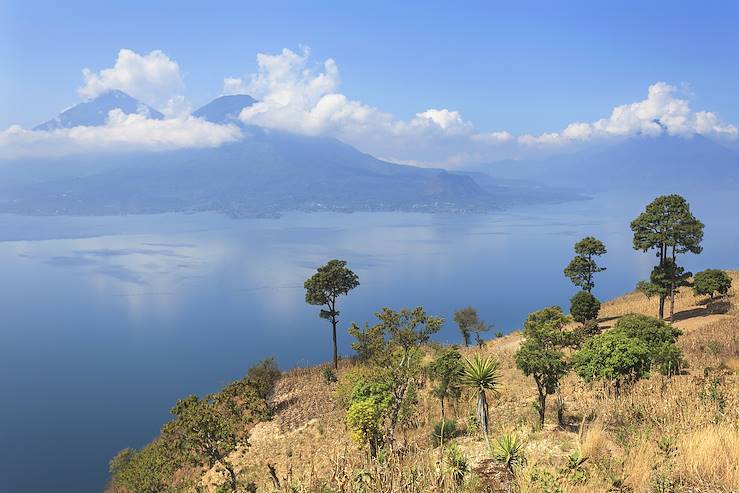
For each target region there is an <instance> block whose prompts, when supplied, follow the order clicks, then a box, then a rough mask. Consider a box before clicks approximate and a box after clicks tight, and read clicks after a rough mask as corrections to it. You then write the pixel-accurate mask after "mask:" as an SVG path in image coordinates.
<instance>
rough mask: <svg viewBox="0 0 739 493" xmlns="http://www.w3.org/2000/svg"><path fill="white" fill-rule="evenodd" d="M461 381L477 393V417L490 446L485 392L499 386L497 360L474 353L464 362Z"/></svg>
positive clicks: (494, 390) (493, 391)
mask: <svg viewBox="0 0 739 493" xmlns="http://www.w3.org/2000/svg"><path fill="white" fill-rule="evenodd" d="M462 381H463V382H464V384H465V385H466V386H467V387H471V388H473V389H475V392H476V393H477V419H478V422H479V425H480V427H481V428H482V431H483V433H484V435H485V441H486V442H487V444H488V447H490V438H488V399H487V392H488V391H490V392H491V393H493V394H497V393H498V387H499V386H500V369H499V367H498V360H496V359H494V358H483V357H482V356H480V355H479V354H476V355H475V356H473V357H472V358H471V359H466V360H465V362H464V375H463V379H462Z"/></svg>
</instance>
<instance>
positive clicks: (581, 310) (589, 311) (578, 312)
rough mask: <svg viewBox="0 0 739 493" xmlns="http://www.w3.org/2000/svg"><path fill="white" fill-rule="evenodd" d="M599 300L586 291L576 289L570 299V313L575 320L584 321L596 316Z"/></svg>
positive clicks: (598, 309)
mask: <svg viewBox="0 0 739 493" xmlns="http://www.w3.org/2000/svg"><path fill="white" fill-rule="evenodd" d="M599 311H600V301H598V298H596V297H595V296H593V294H592V293H590V292H588V291H584V290H583V291H578V292H577V294H575V296H573V297H572V298H571V299H570V315H572V318H573V319H575V321H576V322H580V323H585V322H587V321H589V320H595V319H597V318H598V312H599Z"/></svg>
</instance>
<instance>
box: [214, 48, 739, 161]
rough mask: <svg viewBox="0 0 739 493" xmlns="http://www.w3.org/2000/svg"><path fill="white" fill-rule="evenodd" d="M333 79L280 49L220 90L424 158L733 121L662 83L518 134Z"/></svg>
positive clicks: (308, 129)
mask: <svg viewBox="0 0 739 493" xmlns="http://www.w3.org/2000/svg"><path fill="white" fill-rule="evenodd" d="M339 86H340V77H339V69H338V66H337V64H336V62H335V61H334V60H333V59H330V58H329V59H327V60H325V61H324V62H323V63H319V64H314V63H312V62H311V60H310V50H309V49H307V48H304V49H302V51H300V52H294V51H292V50H289V49H284V50H282V52H281V53H278V54H264V53H260V54H259V55H257V72H256V73H255V74H253V75H252V76H251V79H250V80H249V82H244V81H243V80H242V79H226V81H225V83H224V92H225V91H226V89H227V88H230V89H231V90H236V88H238V91H239V92H248V93H249V94H251V95H252V96H254V97H256V98H257V99H258V100H259V102H258V103H256V104H254V105H253V106H251V107H249V108H245V109H244V110H243V111H242V112H241V115H240V118H241V119H242V120H243V121H244V122H246V123H250V124H254V125H260V126H264V127H270V128H278V129H282V130H288V131H291V132H298V133H303V134H308V135H330V136H335V137H337V138H340V139H342V140H345V141H346V142H348V143H350V144H353V145H355V146H357V147H358V148H360V149H362V150H364V151H366V152H369V153H371V154H373V155H375V156H379V157H383V158H387V159H393V160H396V161H398V162H406V163H410V162H412V163H415V164H418V163H425V164H426V165H444V166H456V165H463V164H466V163H474V162H486V161H491V160H495V159H501V158H505V157H514V156H526V155H530V154H532V153H540V152H542V151H544V152H546V149H553V148H555V147H557V148H561V147H563V146H574V145H582V144H583V143H587V142H593V141H596V140H598V139H608V138H619V137H621V138H623V137H628V136H634V135H646V136H655V135H660V134H663V133H666V134H669V135H677V136H682V137H689V136H691V135H694V134H702V135H707V136H712V137H719V138H722V137H726V138H736V137H737V127H735V126H734V125H731V124H726V123H723V122H721V121H720V119H719V118H718V116H717V115H716V114H715V113H711V112H707V111H697V112H696V111H693V110H692V109H691V107H690V104H689V101H688V100H687V99H684V98H681V97H680V94H679V91H678V89H677V88H676V87H674V86H671V85H669V84H667V83H665V82H658V83H656V84H653V85H651V86H650V87H649V90H648V94H647V98H646V99H644V100H643V101H639V102H636V103H631V104H625V105H621V106H617V107H615V108H613V110H612V112H611V115H610V116H609V117H607V118H602V119H600V120H597V121H595V122H589V123H588V122H574V123H572V124H569V125H567V126H566V127H565V128H564V129H562V130H561V131H557V132H547V133H544V134H540V135H531V134H524V135H519V136H514V135H513V134H511V133H510V132H508V131H505V130H498V131H491V132H483V131H479V130H477V129H475V127H474V125H473V124H472V123H471V122H469V121H466V120H465V119H464V118H463V117H462V115H461V114H460V113H459V112H458V111H455V110H451V109H447V108H438V109H437V108H430V109H426V110H424V111H420V112H418V113H416V114H415V115H414V116H413V117H411V118H408V119H400V118H397V117H395V116H394V115H392V114H390V113H388V112H385V111H382V110H380V109H378V108H374V107H372V106H368V105H366V104H364V103H362V102H360V101H356V100H352V99H350V98H349V97H347V96H346V95H344V94H342V93H341V92H340V91H339Z"/></svg>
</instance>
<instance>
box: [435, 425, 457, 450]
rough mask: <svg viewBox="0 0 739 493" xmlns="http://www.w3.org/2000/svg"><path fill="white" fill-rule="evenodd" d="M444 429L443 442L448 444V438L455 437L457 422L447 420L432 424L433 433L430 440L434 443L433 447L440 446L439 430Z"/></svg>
mask: <svg viewBox="0 0 739 493" xmlns="http://www.w3.org/2000/svg"><path fill="white" fill-rule="evenodd" d="M442 427H443V428H444V442H445V443H446V442H448V441H449V439H450V438H454V437H455V436H457V422H456V421H454V420H453V419H447V420H445V421H437V422H436V424H434V431H433V433H432V435H431V440H432V442H433V443H434V447H438V446H439V445H441V430H442Z"/></svg>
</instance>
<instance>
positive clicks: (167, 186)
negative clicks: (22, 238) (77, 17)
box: [0, 91, 582, 216]
mask: <svg viewBox="0 0 739 493" xmlns="http://www.w3.org/2000/svg"><path fill="white" fill-rule="evenodd" d="M254 102H255V101H254V99H253V98H251V97H250V96H247V95H231V96H222V97H219V98H217V99H215V100H213V101H211V102H210V103H208V104H206V105H205V106H203V107H202V108H200V109H198V110H196V111H195V112H193V116H196V117H199V118H203V119H205V120H208V121H211V122H214V123H232V124H238V125H240V126H242V128H243V129H244V131H245V134H247V137H245V138H244V139H242V140H240V141H239V142H236V143H231V144H227V145H222V146H220V147H215V148H204V149H180V150H175V151H164V152H128V153H115V154H113V153H107V154H96V155H91V154H87V155H75V156H65V157H54V158H33V159H25V160H24V162H23V163H18V162H16V163H12V164H15V165H14V166H0V211H2V212H14V213H22V214H44V215H46V214H64V215H101V214H129V213H158V212H171V211H187V212H193V211H220V212H224V213H227V214H231V215H234V216H259V215H276V214H279V213H280V212H283V211H289V210H304V211H321V210H329V211H360V210H361V211H423V212H441V211H445V212H483V211H490V210H496V209H500V208H503V207H507V206H510V205H513V204H516V203H521V202H527V203H529V202H559V201H565V200H573V199H579V198H582V197H580V196H579V195H577V194H574V193H571V192H567V191H560V190H554V189H551V190H541V189H533V188H532V189H529V188H527V187H507V186H501V185H498V184H495V183H492V182H491V181H490V180H483V181H484V183H478V181H476V178H475V177H473V176H472V175H468V174H462V173H451V172H447V171H445V170H441V169H429V168H419V167H415V166H406V165H399V164H394V163H389V162H385V161H382V160H379V159H376V158H374V157H372V156H370V155H368V154H364V153H362V152H359V151H358V150H357V149H355V148H353V147H351V146H349V145H347V144H344V143H342V142H340V141H338V140H336V139H331V138H323V137H308V136H301V135H295V134H290V133H286V132H280V131H274V130H266V129H263V128H259V127H251V126H245V125H243V124H242V123H241V122H240V121H239V120H238V115H239V113H240V112H241V110H242V109H243V108H245V107H247V106H249V105H251V104H253V103H254ZM115 108H119V109H120V110H121V111H122V112H123V113H126V114H130V113H141V112H142V111H143V112H148V114H149V116H150V117H153V118H162V114H161V113H159V112H157V111H156V110H154V109H153V108H150V107H148V106H146V105H144V104H143V103H141V102H139V101H137V100H136V99H134V98H132V97H130V96H128V95H126V94H125V93H122V92H120V91H111V92H109V93H105V94H103V95H100V96H99V97H97V98H95V99H93V100H90V101H87V102H84V103H81V104H79V105H77V106H75V107H73V108H70V109H68V110H66V111H64V112H63V113H62V114H60V115H59V116H58V117H56V118H54V119H52V120H50V121H48V122H46V123H44V124H42V125H39V126H38V127H36V128H37V129H40V130H53V129H56V128H68V127H73V126H78V125H102V124H104V123H105V117H106V115H107V113H108V112H109V111H110V110H112V109H115Z"/></svg>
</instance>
